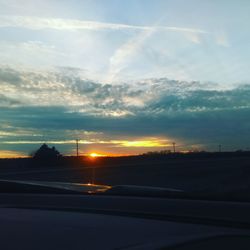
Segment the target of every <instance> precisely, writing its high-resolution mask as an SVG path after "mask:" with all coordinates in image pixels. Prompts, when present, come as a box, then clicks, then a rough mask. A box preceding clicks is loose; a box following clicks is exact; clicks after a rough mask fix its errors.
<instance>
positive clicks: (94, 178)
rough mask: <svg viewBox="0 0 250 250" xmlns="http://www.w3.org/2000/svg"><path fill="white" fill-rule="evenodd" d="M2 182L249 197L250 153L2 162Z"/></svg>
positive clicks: (0, 169)
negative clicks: (134, 187) (146, 188)
mask: <svg viewBox="0 0 250 250" xmlns="http://www.w3.org/2000/svg"><path fill="white" fill-rule="evenodd" d="M0 179H16V180H39V181H62V182H80V183H89V182H91V183H97V184H108V185H125V184H126V185H145V186H157V187H167V188H175V189H180V190H184V191H188V192H193V191H195V192H221V193H224V192H229V193H230V192H237V193H239V194H240V195H244V196H248V194H249V193H250V192H249V190H250V188H249V187H250V155H249V153H237V154H236V153H235V154H233V153H225V154H222V153H221V154H194V155H191V156H190V155H178V154H176V155H171V156H137V157H118V158H102V157H99V158H88V157H80V158H76V157H64V158H62V159H60V160H57V161H55V162H53V163H51V162H37V161H34V160H33V159H8V160H0Z"/></svg>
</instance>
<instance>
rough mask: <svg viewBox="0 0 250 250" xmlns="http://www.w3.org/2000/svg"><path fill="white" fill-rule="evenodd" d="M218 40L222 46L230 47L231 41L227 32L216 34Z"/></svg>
mask: <svg viewBox="0 0 250 250" xmlns="http://www.w3.org/2000/svg"><path fill="white" fill-rule="evenodd" d="M216 42H217V44H218V45H220V46H223V47H230V43H229V40H228V37H227V35H226V33H225V32H220V33H219V34H218V35H216Z"/></svg>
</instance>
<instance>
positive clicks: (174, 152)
mask: <svg viewBox="0 0 250 250" xmlns="http://www.w3.org/2000/svg"><path fill="white" fill-rule="evenodd" d="M175 144H176V143H175V142H173V152H174V153H175Z"/></svg>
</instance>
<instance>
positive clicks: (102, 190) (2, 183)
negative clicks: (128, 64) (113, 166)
mask: <svg viewBox="0 0 250 250" xmlns="http://www.w3.org/2000/svg"><path fill="white" fill-rule="evenodd" d="M0 192H2V193H83V194H106V195H131V196H157V197H159V196H168V195H171V194H180V193H182V191H181V190H177V189H171V188H160V187H148V186H136V185H118V186H108V185H97V184H91V183H86V184H84V183H68V182H48V181H20V180H0Z"/></svg>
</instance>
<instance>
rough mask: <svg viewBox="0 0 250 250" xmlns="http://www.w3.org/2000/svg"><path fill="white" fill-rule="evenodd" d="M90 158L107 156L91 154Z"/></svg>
mask: <svg viewBox="0 0 250 250" xmlns="http://www.w3.org/2000/svg"><path fill="white" fill-rule="evenodd" d="M89 156H90V157H92V158H96V157H104V156H107V155H103V154H98V153H94V152H93V153H90V154H89Z"/></svg>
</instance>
